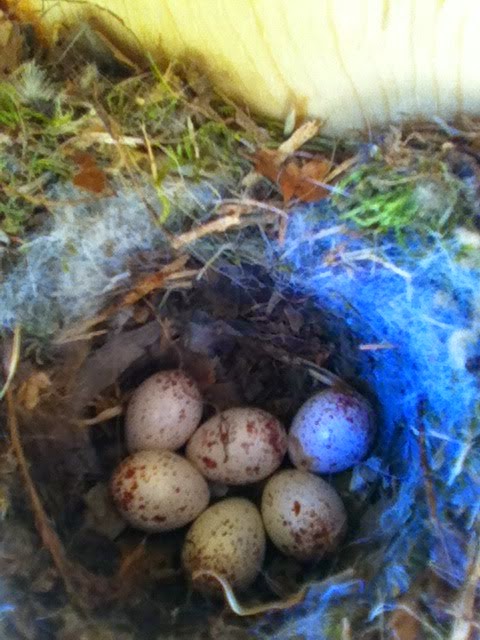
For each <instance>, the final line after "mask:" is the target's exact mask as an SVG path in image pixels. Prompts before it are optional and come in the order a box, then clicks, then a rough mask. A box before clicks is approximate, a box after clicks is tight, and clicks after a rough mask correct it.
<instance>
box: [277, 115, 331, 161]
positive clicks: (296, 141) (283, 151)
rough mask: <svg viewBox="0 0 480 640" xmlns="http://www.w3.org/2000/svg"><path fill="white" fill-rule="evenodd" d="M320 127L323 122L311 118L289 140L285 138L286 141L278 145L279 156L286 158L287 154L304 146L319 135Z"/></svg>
mask: <svg viewBox="0 0 480 640" xmlns="http://www.w3.org/2000/svg"><path fill="white" fill-rule="evenodd" d="M320 127H321V122H320V121H319V120H309V121H308V122H305V123H304V124H302V126H301V127H299V128H298V129H297V130H296V131H294V132H293V133H292V135H291V136H290V138H288V140H285V142H283V143H282V144H281V145H280V146H279V147H278V151H277V154H278V157H279V158H280V157H283V160H285V159H286V158H287V156H290V155H292V153H295V151H298V149H300V147H303V145H304V144H305V143H306V142H308V141H309V140H311V139H312V138H313V137H315V136H316V135H317V133H318V132H319V131H320Z"/></svg>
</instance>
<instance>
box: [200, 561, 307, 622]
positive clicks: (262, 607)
mask: <svg viewBox="0 0 480 640" xmlns="http://www.w3.org/2000/svg"><path fill="white" fill-rule="evenodd" d="M202 577H209V578H213V579H214V580H216V581H217V582H218V583H219V584H220V586H221V587H222V591H223V593H224V595H225V599H226V601H227V603H228V606H229V607H230V609H231V610H232V611H233V613H235V614H237V616H241V617H247V616H257V615H260V614H263V613H270V612H272V611H284V610H285V609H291V608H292V607H294V606H295V605H297V604H300V603H301V602H303V600H304V598H305V596H306V594H307V590H308V587H306V586H305V587H303V589H301V590H300V591H298V592H297V593H294V594H293V595H291V596H289V597H288V598H285V599H284V600H275V601H272V602H266V603H264V604H258V605H254V606H252V607H244V606H243V605H241V604H240V603H239V601H238V600H237V597H236V595H235V593H234V591H233V589H232V587H231V585H230V583H229V582H228V580H226V579H225V578H224V577H223V576H221V575H220V574H218V573H217V572H216V571H207V570H205V571H196V572H195V573H194V574H193V575H192V580H193V581H195V580H197V579H198V578H202Z"/></svg>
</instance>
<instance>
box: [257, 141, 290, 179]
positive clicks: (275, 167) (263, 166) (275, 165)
mask: <svg viewBox="0 0 480 640" xmlns="http://www.w3.org/2000/svg"><path fill="white" fill-rule="evenodd" d="M252 160H253V163H254V165H255V171H256V172H257V173H259V174H260V175H262V176H263V177H264V178H268V179H269V180H270V181H271V182H277V180H278V175H279V173H280V167H281V165H282V162H283V160H284V158H283V157H280V156H279V155H278V152H277V151H272V150H271V149H259V150H258V151H257V152H256V153H255V154H254V156H253V158H252Z"/></svg>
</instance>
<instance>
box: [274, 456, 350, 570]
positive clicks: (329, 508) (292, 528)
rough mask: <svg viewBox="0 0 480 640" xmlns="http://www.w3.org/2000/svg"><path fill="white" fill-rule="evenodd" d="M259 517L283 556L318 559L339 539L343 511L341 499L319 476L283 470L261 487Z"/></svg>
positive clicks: (342, 523) (344, 524)
mask: <svg viewBox="0 0 480 640" xmlns="http://www.w3.org/2000/svg"><path fill="white" fill-rule="evenodd" d="M262 518H263V522H264V525H265V529H266V530H267V534H268V536H269V538H270V539H271V540H272V542H273V543H274V545H275V546H276V547H277V548H278V549H279V550H280V551H282V552H283V553H284V554H285V555H288V556H292V557H293V558H296V559H297V560H300V561H302V562H308V561H314V560H319V559H320V558H321V557H322V556H323V555H324V554H325V553H328V552H330V551H333V550H334V549H335V548H336V547H337V545H338V543H339V542H340V541H341V539H342V538H343V535H344V533H345V530H346V524H347V513H346V511H345V507H344V505H343V502H342V499H341V498H340V496H339V495H338V493H337V492H336V491H335V489H334V488H333V487H331V486H330V485H329V484H327V483H326V482H325V481H324V480H322V478H319V477H318V476H315V475H313V474H312V473H307V472H305V471H298V470H297V469H287V470H285V471H279V472H278V473H276V474H275V475H273V476H272V477H271V478H270V479H269V481H268V482H267V484H266V485H265V488H264V490H263V495H262Z"/></svg>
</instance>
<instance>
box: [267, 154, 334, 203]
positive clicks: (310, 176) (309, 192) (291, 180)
mask: <svg viewBox="0 0 480 640" xmlns="http://www.w3.org/2000/svg"><path fill="white" fill-rule="evenodd" d="M330 166H331V165H330V162H329V161H328V160H326V159H325V158H324V157H322V156H319V157H317V158H313V159H312V160H309V161H308V162H306V163H305V164H303V165H300V164H299V163H298V162H297V161H295V160H291V161H289V162H288V163H287V164H286V165H285V167H284V169H283V170H282V171H281V173H280V176H279V179H278V186H279V188H280V191H281V193H282V195H283V199H284V201H285V202H289V201H290V200H292V198H298V200H300V201H301V202H317V201H318V200H322V199H323V198H326V197H327V196H328V195H329V191H328V189H326V188H325V187H324V186H322V184H318V183H323V182H325V180H326V179H327V177H328V174H329V172H330Z"/></svg>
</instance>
